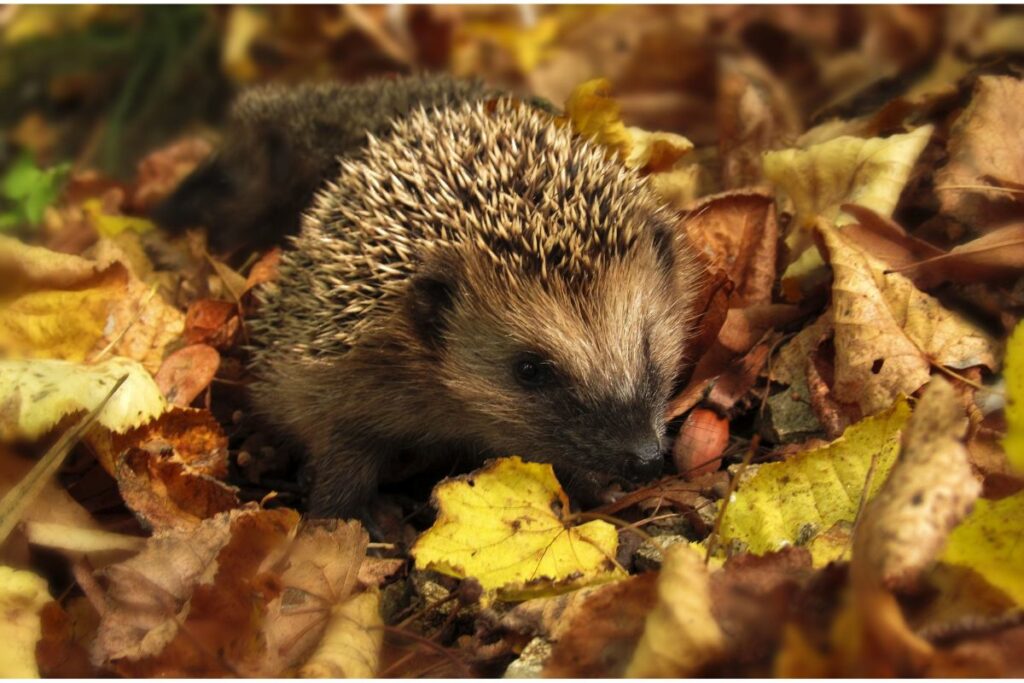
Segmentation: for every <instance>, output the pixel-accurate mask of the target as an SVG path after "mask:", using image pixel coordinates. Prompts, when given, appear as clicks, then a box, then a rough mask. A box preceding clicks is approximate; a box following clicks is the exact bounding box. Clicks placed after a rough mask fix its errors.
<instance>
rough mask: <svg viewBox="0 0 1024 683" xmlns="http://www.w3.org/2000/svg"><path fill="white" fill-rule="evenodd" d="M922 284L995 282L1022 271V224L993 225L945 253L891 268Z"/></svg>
mask: <svg viewBox="0 0 1024 683" xmlns="http://www.w3.org/2000/svg"><path fill="white" fill-rule="evenodd" d="M893 270H896V271H898V272H900V273H903V274H905V275H906V276H907V277H909V278H912V279H913V280H914V282H915V283H916V284H917V285H918V286H919V287H922V288H927V287H934V286H935V285H938V284H941V283H943V282H963V283H971V282H996V281H999V280H1012V279H1014V278H1016V277H1019V276H1020V274H1021V273H1022V272H1024V224H1021V223H1015V224H1013V225H1005V226H1003V227H1001V228H995V229H993V230H992V231H991V232H988V233H986V234H984V235H982V236H981V237H979V238H977V239H974V240H971V241H970V242H967V243H966V244H961V245H959V246H956V247H953V248H952V249H951V250H950V251H949V252H948V253H940V254H936V255H933V256H931V257H929V258H925V259H921V260H918V261H915V262H913V263H908V264H906V265H904V266H902V267H897V268H894V269H893Z"/></svg>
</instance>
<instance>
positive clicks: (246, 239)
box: [152, 74, 488, 253]
mask: <svg viewBox="0 0 1024 683" xmlns="http://www.w3.org/2000/svg"><path fill="white" fill-rule="evenodd" d="M487 94H488V91H487V90H485V88H484V87H483V84H482V83H480V82H479V81H473V80H457V79H453V78H450V77H446V76H442V75H429V74H421V75H417V76H415V77H405V78H397V79H383V78H381V79H373V80H368V81H365V82H363V83H360V84H357V85H347V84H342V83H337V82H326V83H304V84H301V85H298V86H285V85H281V84H271V85H264V86H259V87H255V88H251V89H249V90H247V91H245V92H244V93H243V94H242V96H241V97H239V98H238V100H236V102H235V103H234V105H233V106H232V108H231V111H230V113H229V115H228V123H227V126H226V127H225V128H226V135H225V139H224V140H223V142H222V144H221V145H220V147H219V149H218V151H217V153H216V154H214V155H213V156H212V158H210V159H209V160H208V161H206V162H205V163H203V164H202V165H201V166H200V167H199V168H198V169H196V170H195V171H194V172H193V173H191V174H190V175H189V176H188V177H187V178H186V179H185V181H184V182H182V183H181V184H180V185H179V186H178V187H177V188H176V189H175V191H174V192H173V193H172V194H171V195H170V196H169V197H167V198H166V199H165V200H164V201H162V202H161V203H160V204H159V205H158V206H157V207H156V208H155V209H154V211H153V213H152V218H153V220H154V221H155V222H156V223H157V224H158V225H160V226H161V227H162V228H164V229H165V230H168V231H170V232H181V231H183V230H185V229H187V228H192V227H198V226H207V227H215V228H216V230H213V231H210V232H209V233H208V235H209V243H210V247H211V249H213V250H214V251H215V252H219V253H224V252H230V251H235V250H238V249H240V248H242V247H245V248H249V249H262V248H265V247H268V246H271V245H273V244H277V243H280V242H281V241H282V239H283V238H285V237H287V236H288V235H291V234H294V233H295V232H297V231H298V228H299V218H300V216H301V213H302V211H303V210H304V209H306V208H307V207H308V206H309V204H310V202H311V201H312V199H313V194H314V192H315V191H316V190H317V189H318V188H319V187H320V186H321V185H322V184H323V182H324V181H325V180H326V179H327V178H330V177H333V176H334V175H336V174H337V163H338V158H339V157H341V156H345V155H349V154H352V153H354V152H356V151H358V150H359V149H360V148H361V147H362V146H363V145H364V144H365V142H366V139H367V134H370V135H378V136H379V135H383V134H385V133H386V132H387V131H388V130H390V126H391V123H392V122H393V121H394V120H395V119H396V118H398V117H401V116H404V115H406V114H407V113H409V112H410V111H412V110H413V109H414V108H415V107H417V106H422V107H425V108H428V109H430V108H434V107H438V106H445V105H447V104H450V103H456V102H466V101H474V100H480V99H483V98H484V97H485V96H487Z"/></svg>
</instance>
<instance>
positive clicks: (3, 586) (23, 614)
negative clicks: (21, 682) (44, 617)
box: [0, 566, 50, 678]
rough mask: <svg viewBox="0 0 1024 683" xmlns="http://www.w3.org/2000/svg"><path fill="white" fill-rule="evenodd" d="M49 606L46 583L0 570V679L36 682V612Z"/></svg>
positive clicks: (39, 632)
mask: <svg viewBox="0 0 1024 683" xmlns="http://www.w3.org/2000/svg"><path fill="white" fill-rule="evenodd" d="M48 602H50V592H49V589H47V587H46V581H44V580H43V579H41V578H39V577H38V576H36V575H35V574H33V573H31V572H26V571H21V570H18V569H13V568H11V567H3V566H0V614H2V615H3V619H0V677H3V678H38V677H39V667H38V666H37V665H36V643H37V642H39V639H40V638H41V637H42V634H43V629H42V624H41V622H40V619H39V611H40V610H41V609H42V608H43V606H44V605H45V604H46V603H48Z"/></svg>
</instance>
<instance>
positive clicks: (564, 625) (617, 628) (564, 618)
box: [524, 572, 658, 678]
mask: <svg viewBox="0 0 1024 683" xmlns="http://www.w3.org/2000/svg"><path fill="white" fill-rule="evenodd" d="M657 580H658V575H657V574H656V573H654V572H648V573H645V574H641V575H639V576H631V577H630V578H628V579H626V580H623V581H617V582H615V583H613V584H610V585H607V586H600V587H597V588H591V589H587V588H584V589H582V590H581V591H576V592H573V593H570V594H569V595H568V596H564V599H568V600H574V596H576V595H577V594H578V593H581V592H582V591H589V592H588V593H587V595H586V597H585V598H584V599H583V601H582V602H581V603H580V604H575V602H574V605H573V607H574V608H573V609H572V610H571V611H570V613H568V614H565V613H564V612H561V611H560V612H558V618H557V619H556V620H555V623H554V625H553V627H552V628H550V629H549V637H550V638H551V639H552V640H554V641H555V646H554V648H553V649H552V651H551V657H549V658H548V661H547V663H546V664H545V666H544V677H545V678H590V677H598V678H604V677H614V676H621V675H622V674H623V673H624V672H625V670H626V666H627V665H628V664H629V660H630V658H631V656H632V654H633V650H635V649H636V644H637V642H638V641H639V640H640V636H641V635H642V634H643V632H644V626H645V622H646V619H647V615H648V614H649V613H650V612H651V610H652V609H654V607H655V605H656V604H657V592H656V585H657V583H656V582H657ZM525 604H526V603H524V605H525Z"/></svg>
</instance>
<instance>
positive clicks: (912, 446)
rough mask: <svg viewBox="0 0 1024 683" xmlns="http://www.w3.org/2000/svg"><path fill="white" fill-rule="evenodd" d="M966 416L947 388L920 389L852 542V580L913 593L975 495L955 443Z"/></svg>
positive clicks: (963, 452) (937, 381) (977, 489)
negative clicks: (893, 459) (892, 458)
mask: <svg viewBox="0 0 1024 683" xmlns="http://www.w3.org/2000/svg"><path fill="white" fill-rule="evenodd" d="M966 432H967V417H966V414H965V412H964V409H963V406H962V404H961V403H960V401H959V400H958V399H957V396H956V393H955V391H954V390H953V387H952V386H950V384H949V383H948V382H947V381H946V380H944V379H942V378H941V377H935V378H933V379H932V380H931V382H929V383H928V386H927V387H926V388H925V390H924V393H923V394H922V395H921V399H920V400H919V401H918V403H917V406H916V407H915V409H914V414H913V415H912V416H911V417H910V420H908V422H907V425H906V427H905V428H904V430H903V445H902V449H901V451H900V456H899V459H898V460H897V462H896V464H895V465H894V466H893V468H892V471H891V472H890V474H889V477H888V479H887V480H886V482H885V485H884V486H882V488H881V490H880V491H879V492H878V494H877V495H875V497H874V498H873V499H871V501H870V502H868V504H867V505H866V506H865V508H864V513H863V515H862V517H861V519H860V520H859V522H858V525H857V530H856V532H855V533H854V537H853V567H852V571H853V573H854V575H855V576H856V575H858V573H864V574H866V575H867V576H866V577H865V579H863V580H868V581H871V582H873V583H875V584H877V585H881V586H883V587H884V588H886V589H887V590H894V589H898V588H909V587H916V585H917V584H918V582H919V581H920V578H921V575H922V574H923V573H924V571H925V570H926V569H928V568H929V567H930V565H931V564H932V563H933V562H934V561H935V559H936V558H937V556H938V555H939V553H940V552H941V550H942V547H943V545H944V544H945V542H946V537H947V536H948V535H949V532H950V530H952V529H953V527H955V526H956V525H957V524H958V523H959V522H960V521H961V520H962V519H963V518H964V517H965V516H966V515H967V513H968V512H969V511H970V509H971V506H972V505H973V503H974V500H975V498H977V497H978V495H979V494H980V493H981V484H980V483H979V482H978V481H977V480H976V479H975V478H974V476H973V474H972V472H971V465H970V462H969V460H968V456H967V448H966V447H965V446H964V444H963V440H964V436H965V435H966Z"/></svg>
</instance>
